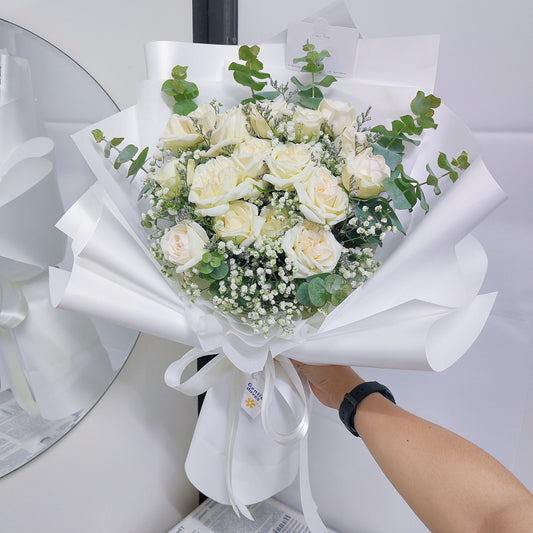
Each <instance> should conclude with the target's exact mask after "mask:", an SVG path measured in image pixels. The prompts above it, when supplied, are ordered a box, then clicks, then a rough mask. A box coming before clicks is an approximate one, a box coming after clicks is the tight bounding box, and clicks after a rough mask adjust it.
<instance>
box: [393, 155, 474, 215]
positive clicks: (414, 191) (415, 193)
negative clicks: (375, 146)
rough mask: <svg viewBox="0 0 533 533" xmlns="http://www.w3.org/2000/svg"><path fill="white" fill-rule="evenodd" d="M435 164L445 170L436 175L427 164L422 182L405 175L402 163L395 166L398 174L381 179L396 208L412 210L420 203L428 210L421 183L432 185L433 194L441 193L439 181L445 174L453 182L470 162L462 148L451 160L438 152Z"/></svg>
mask: <svg viewBox="0 0 533 533" xmlns="http://www.w3.org/2000/svg"><path fill="white" fill-rule="evenodd" d="M437 165H438V166H439V168H441V169H443V170H445V171H446V172H444V173H443V174H441V175H440V176H437V175H436V173H435V172H434V171H433V170H432V168H431V166H430V165H429V164H427V165H426V170H427V173H428V177H427V179H426V181H424V182H423V183H419V182H417V181H416V180H414V179H412V178H410V177H409V176H407V175H406V174H405V172H404V169H403V166H402V165H399V166H398V167H397V169H398V175H397V176H396V177H394V178H393V177H390V178H387V179H385V180H384V181H383V185H384V186H385V190H386V191H387V194H388V195H389V198H390V199H391V200H392V202H393V204H394V207H395V208H396V209H408V210H409V211H412V210H413V207H414V206H415V205H416V204H417V203H420V207H421V208H422V209H423V210H424V211H426V212H427V211H429V205H428V203H427V200H426V198H425V195H424V191H423V185H429V186H430V187H433V192H434V193H435V195H439V194H440V193H441V189H440V186H439V181H440V180H441V179H442V178H445V177H446V176H447V177H449V178H450V180H451V181H452V182H453V183H455V182H456V181H457V180H458V179H459V172H460V171H462V170H466V169H467V168H468V167H469V166H470V163H469V161H468V154H467V153H466V152H465V151H464V150H463V152H461V154H460V155H459V156H458V157H457V158H453V159H452V160H451V162H450V161H448V156H447V155H446V154H444V153H443V152H440V154H439V157H438V159H437Z"/></svg>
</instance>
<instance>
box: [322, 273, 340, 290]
mask: <svg viewBox="0 0 533 533" xmlns="http://www.w3.org/2000/svg"><path fill="white" fill-rule="evenodd" d="M342 284H343V280H342V277H341V276H339V275H338V274H330V275H329V276H328V277H327V278H326V281H325V283H324V288H325V289H326V291H327V292H329V293H330V294H334V293H335V292H337V291H338V290H339V289H340V288H341V287H342Z"/></svg>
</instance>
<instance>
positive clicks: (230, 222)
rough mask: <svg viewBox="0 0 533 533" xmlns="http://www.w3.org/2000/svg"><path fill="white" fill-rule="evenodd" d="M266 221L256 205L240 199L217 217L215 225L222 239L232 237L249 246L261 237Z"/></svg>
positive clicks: (237, 241) (238, 242) (240, 243)
mask: <svg viewBox="0 0 533 533" xmlns="http://www.w3.org/2000/svg"><path fill="white" fill-rule="evenodd" d="M264 223H265V219H264V218H263V217H261V216H259V215H258V213H257V206H256V205H254V204H250V203H249V202H243V201H242V200H238V201H236V202H231V203H230V204H229V209H228V210H227V211H226V212H225V213H224V214H223V215H222V216H219V217H216V218H215V224H214V226H213V227H214V229H215V232H216V234H217V235H218V236H219V237H220V238H221V239H232V240H235V242H236V243H237V244H239V245H241V246H249V245H250V244H251V243H252V242H254V241H255V240H256V239H257V238H258V237H259V234H260V232H261V227H262V226H263V224H264Z"/></svg>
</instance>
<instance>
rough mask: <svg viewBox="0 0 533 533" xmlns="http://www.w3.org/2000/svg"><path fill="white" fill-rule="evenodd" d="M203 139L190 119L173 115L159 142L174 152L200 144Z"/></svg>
mask: <svg viewBox="0 0 533 533" xmlns="http://www.w3.org/2000/svg"><path fill="white" fill-rule="evenodd" d="M202 139H203V137H202V136H201V135H200V134H199V133H198V130H197V129H196V128H195V127H194V124H193V121H192V120H191V119H190V118H189V117H184V116H182V115H172V116H171V117H170V119H169V121H168V122H167V125H166V127H165V130H164V131H163V135H162V136H161V138H160V139H159V140H160V141H161V142H162V143H163V145H164V146H165V148H168V149H170V150H172V149H178V148H189V147H190V146H194V145H195V144H198V143H199V142H200V141H201V140H202Z"/></svg>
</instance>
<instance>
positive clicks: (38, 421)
mask: <svg viewBox="0 0 533 533" xmlns="http://www.w3.org/2000/svg"><path fill="white" fill-rule="evenodd" d="M84 413H85V411H82V412H80V413H76V414H74V415H71V416H68V417H66V418H63V419H61V420H54V421H50V420H45V419H44V418H42V417H40V416H31V415H29V414H28V413H26V411H24V410H23V409H22V408H21V407H20V406H19V405H18V403H17V402H16V400H15V399H14V398H13V395H12V394H11V391H4V392H0V477H2V476H3V475H5V474H7V473H9V472H11V471H12V470H13V469H15V468H18V467H19V466H20V465H23V464H25V463H26V462H28V461H29V460H30V459H32V458H33V457H35V456H36V455H38V454H39V453H41V452H42V451H43V450H45V449H46V448H48V447H49V446H50V445H52V444H53V443H54V442H56V441H57V440H59V439H60V438H61V437H62V436H63V435H64V434H65V432H66V431H68V430H69V429H70V428H71V427H72V426H73V425H74V424H75V423H76V422H77V421H78V420H79V419H80V418H81V416H82V415H83V414H84Z"/></svg>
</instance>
